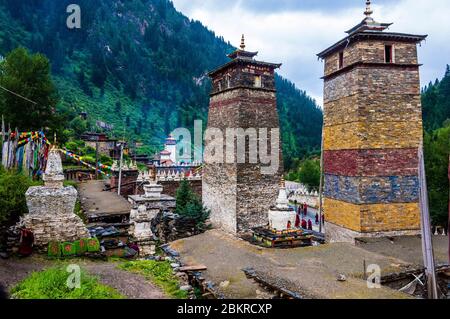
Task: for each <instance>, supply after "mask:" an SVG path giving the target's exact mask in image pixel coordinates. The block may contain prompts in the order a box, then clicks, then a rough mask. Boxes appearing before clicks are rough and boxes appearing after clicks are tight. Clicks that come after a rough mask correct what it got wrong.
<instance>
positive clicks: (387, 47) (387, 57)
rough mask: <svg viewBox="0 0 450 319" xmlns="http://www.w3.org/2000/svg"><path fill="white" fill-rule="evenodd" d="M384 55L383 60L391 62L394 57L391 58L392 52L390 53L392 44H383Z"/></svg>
mask: <svg viewBox="0 0 450 319" xmlns="http://www.w3.org/2000/svg"><path fill="white" fill-rule="evenodd" d="M384 52H385V53H384V56H385V61H384V62H386V63H393V62H394V59H393V54H392V45H385V46H384Z"/></svg>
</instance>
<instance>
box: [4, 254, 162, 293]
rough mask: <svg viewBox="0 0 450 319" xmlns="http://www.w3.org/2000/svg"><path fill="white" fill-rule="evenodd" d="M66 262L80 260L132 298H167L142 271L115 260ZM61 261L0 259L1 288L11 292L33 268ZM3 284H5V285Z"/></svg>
mask: <svg viewBox="0 0 450 319" xmlns="http://www.w3.org/2000/svg"><path fill="white" fill-rule="evenodd" d="M67 263H73V264H78V265H79V266H80V267H81V269H84V270H86V271H87V272H88V273H90V274H92V275H94V276H96V277H97V278H98V279H99V281H100V282H101V283H103V284H105V285H108V286H110V287H113V288H115V289H117V291H119V292H120V293H121V294H123V295H124V296H126V297H127V298H130V299H166V298H168V297H167V296H166V295H165V294H164V293H163V292H162V290H161V289H160V288H158V287H157V286H155V285H154V284H153V283H151V282H149V281H148V280H146V279H145V278H144V277H143V276H141V275H139V274H134V273H130V272H128V271H125V270H121V269H118V268H117V265H118V263H115V262H92V261H87V260H81V259H74V260H73V261H68V262H67ZM56 265H62V263H61V262H57V261H56V262H54V261H50V260H46V259H44V258H42V257H39V256H33V257H29V258H23V259H19V258H10V259H6V260H3V259H0V289H1V288H3V289H4V290H6V292H8V291H9V290H10V289H11V288H12V287H13V286H15V285H16V284H17V283H19V282H20V281H22V280H23V279H25V278H26V277H27V276H29V275H30V274H31V273H32V272H33V271H41V270H43V269H46V268H49V267H53V266H56ZM2 286H3V287H2Z"/></svg>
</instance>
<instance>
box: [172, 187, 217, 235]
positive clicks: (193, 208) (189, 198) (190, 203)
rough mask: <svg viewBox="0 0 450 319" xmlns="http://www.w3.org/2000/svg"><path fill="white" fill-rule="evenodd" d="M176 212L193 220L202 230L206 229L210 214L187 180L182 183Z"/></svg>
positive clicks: (178, 193) (177, 197)
mask: <svg viewBox="0 0 450 319" xmlns="http://www.w3.org/2000/svg"><path fill="white" fill-rule="evenodd" d="M175 211H176V213H177V214H179V215H180V216H186V217H190V218H193V219H194V220H195V221H196V224H197V227H198V228H200V229H202V228H204V226H205V222H206V220H207V219H208V217H209V214H210V213H209V210H207V209H206V208H205V207H204V206H203V205H202V202H201V199H200V198H199V197H198V196H197V194H195V193H194V191H193V190H192V188H191V186H190V185H189V182H188V181H187V180H186V179H185V180H183V181H182V182H181V184H180V187H179V188H178V190H177V194H176V210H175Z"/></svg>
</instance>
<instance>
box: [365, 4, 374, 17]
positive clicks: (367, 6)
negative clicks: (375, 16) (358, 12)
mask: <svg viewBox="0 0 450 319" xmlns="http://www.w3.org/2000/svg"><path fill="white" fill-rule="evenodd" d="M370 4H371V2H370V0H367V1H366V11H364V14H365V15H366V17H367V18H369V17H370V16H371V15H372V13H373V11H372V8H371V7H370Z"/></svg>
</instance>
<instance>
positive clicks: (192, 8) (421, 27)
mask: <svg viewBox="0 0 450 319" xmlns="http://www.w3.org/2000/svg"><path fill="white" fill-rule="evenodd" d="M244 1H245V0H234V1H212V0H208V1H197V0H174V1H173V2H174V4H175V7H176V8H177V9H178V10H180V11H181V12H183V13H184V14H186V15H187V16H188V17H190V18H193V19H195V20H199V21H201V22H202V23H203V24H204V25H206V26H207V27H208V28H210V29H212V30H214V32H216V34H218V35H221V36H223V37H224V38H225V40H227V41H230V42H231V43H232V44H234V45H235V46H238V45H239V41H240V37H241V34H242V33H244V34H245V36H246V44H247V49H248V50H257V51H259V52H260V53H259V56H258V58H259V59H262V60H266V61H269V62H281V63H283V66H282V68H281V70H280V71H279V73H280V74H281V75H283V76H285V77H286V78H288V79H289V80H291V81H293V82H295V84H296V85H297V87H299V88H300V89H303V90H306V91H307V92H308V94H309V95H311V96H312V97H313V98H316V99H317V101H318V103H319V104H322V80H321V79H320V77H321V76H322V73H323V64H322V62H321V61H318V60H317V57H316V54H317V53H318V52H320V51H322V50H323V49H325V48H327V47H328V46H330V45H332V44H334V43H335V42H337V41H338V40H340V39H341V38H343V37H344V36H345V33H344V32H345V31H346V30H348V29H350V28H351V27H353V26H354V25H356V24H357V23H358V22H359V21H361V20H362V19H363V14H362V12H363V10H364V3H362V1H361V5H360V6H359V1H358V2H357V3H355V2H352V3H351V4H348V3H349V2H346V3H347V6H344V5H343V6H342V7H341V8H340V10H335V11H333V10H330V8H329V7H328V6H327V4H326V2H324V1H322V4H321V6H322V9H323V10H321V8H320V7H317V6H316V7H313V8H302V7H301V6H298V7H292V1H288V2H286V1H285V4H290V6H286V9H285V10H280V7H277V10H273V11H268V10H267V5H266V6H265V7H264V10H262V9H261V8H258V7H257V6H256V4H255V5H254V8H252V7H250V6H249V5H248V3H247V4H246V5H243V2H244ZM260 1H261V3H263V1H264V0H260ZM330 1H331V0H330ZM253 3H257V1H255V0H254V1H253ZM341 3H342V2H341ZM378 3H379V4H378V5H374V6H373V9H374V12H375V13H374V15H373V16H374V18H375V19H376V20H378V21H380V22H394V25H393V26H392V27H391V30H392V31H398V32H405V33H417V34H429V38H428V40H427V41H426V42H425V43H424V44H423V45H422V47H421V49H420V50H419V58H420V62H421V63H423V64H424V66H423V68H422V84H426V83H428V82H429V81H430V80H434V79H435V78H436V77H441V76H442V74H443V72H444V70H445V65H446V64H447V63H450V43H449V41H448V39H449V34H450V32H449V31H450V21H449V20H448V12H450V1H448V0H432V1H431V0H430V1H422V0H401V1H395V2H393V1H389V2H388V1H383V2H381V3H380V1H378ZM355 5H356V6H355ZM292 8H294V9H295V10H292ZM260 9H261V10H260Z"/></svg>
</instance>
